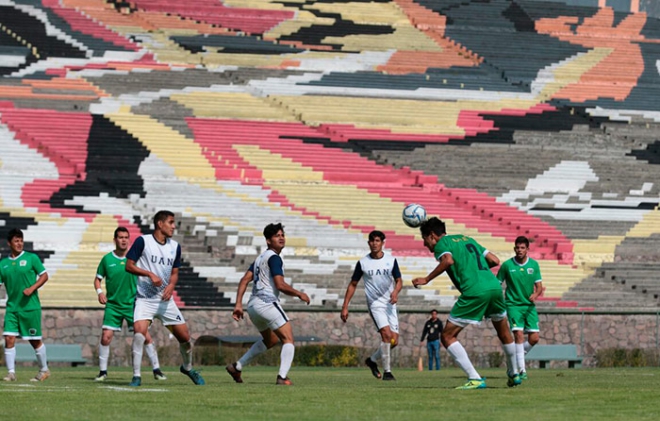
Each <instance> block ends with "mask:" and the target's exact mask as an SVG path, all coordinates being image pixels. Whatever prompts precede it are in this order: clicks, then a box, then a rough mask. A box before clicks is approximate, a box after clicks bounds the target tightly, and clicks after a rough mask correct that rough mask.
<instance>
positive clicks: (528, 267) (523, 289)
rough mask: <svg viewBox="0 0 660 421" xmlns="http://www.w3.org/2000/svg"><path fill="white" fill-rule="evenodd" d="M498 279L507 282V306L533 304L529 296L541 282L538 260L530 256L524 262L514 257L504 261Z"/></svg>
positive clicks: (505, 295)
mask: <svg viewBox="0 0 660 421" xmlns="http://www.w3.org/2000/svg"><path fill="white" fill-rule="evenodd" d="M497 279H499V280H500V282H506V293H505V294H504V299H505V301H506V305H507V306H522V305H532V304H534V303H532V302H531V301H530V300H529V297H530V296H531V295H532V294H533V293H534V284H536V283H537V282H541V280H542V279H541V269H539V264H538V262H537V261H536V260H534V259H532V258H530V257H528V258H527V261H526V262H525V263H523V264H520V263H518V262H516V258H515V257H512V258H511V259H509V260H507V261H506V262H504V263H502V266H500V270H499V272H497Z"/></svg>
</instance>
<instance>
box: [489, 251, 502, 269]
mask: <svg viewBox="0 0 660 421" xmlns="http://www.w3.org/2000/svg"><path fill="white" fill-rule="evenodd" d="M486 262H487V263H488V267H489V268H494V267H496V266H499V265H500V259H499V258H498V257H497V256H495V255H494V254H493V253H491V252H488V253H487V254H486Z"/></svg>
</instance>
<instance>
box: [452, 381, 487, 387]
mask: <svg viewBox="0 0 660 421" xmlns="http://www.w3.org/2000/svg"><path fill="white" fill-rule="evenodd" d="M485 388H486V379H471V380H468V382H467V383H465V384H464V385H463V386H458V387H457V388H456V389H458V390H472V389H485Z"/></svg>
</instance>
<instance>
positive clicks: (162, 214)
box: [154, 210, 174, 228]
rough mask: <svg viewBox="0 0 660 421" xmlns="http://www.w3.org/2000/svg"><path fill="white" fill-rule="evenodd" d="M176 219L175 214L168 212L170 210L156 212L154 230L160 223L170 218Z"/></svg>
mask: <svg viewBox="0 0 660 421" xmlns="http://www.w3.org/2000/svg"><path fill="white" fill-rule="evenodd" d="M170 216H171V217H174V213H172V212H170V211H168V210H159V211H158V212H156V214H155V215H154V228H156V227H158V223H159V222H164V221H166V220H167V218H169V217H170Z"/></svg>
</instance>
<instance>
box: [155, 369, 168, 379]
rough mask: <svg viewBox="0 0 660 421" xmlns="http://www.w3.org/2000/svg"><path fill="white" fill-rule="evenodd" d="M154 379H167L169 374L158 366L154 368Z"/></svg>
mask: <svg viewBox="0 0 660 421" xmlns="http://www.w3.org/2000/svg"><path fill="white" fill-rule="evenodd" d="M154 379H156V380H167V376H165V375H164V374H163V372H162V371H160V368H157V369H155V370H154Z"/></svg>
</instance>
